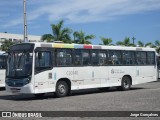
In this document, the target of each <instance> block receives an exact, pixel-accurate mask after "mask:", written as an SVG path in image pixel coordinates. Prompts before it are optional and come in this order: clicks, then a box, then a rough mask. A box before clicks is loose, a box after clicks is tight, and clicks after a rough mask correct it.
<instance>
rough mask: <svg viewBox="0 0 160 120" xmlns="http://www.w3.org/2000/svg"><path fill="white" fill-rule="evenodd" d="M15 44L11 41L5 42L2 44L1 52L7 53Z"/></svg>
mask: <svg viewBox="0 0 160 120" xmlns="http://www.w3.org/2000/svg"><path fill="white" fill-rule="evenodd" d="M14 44H15V42H12V41H10V40H5V41H3V42H2V45H1V50H2V51H6V52H7V51H8V50H9V47H10V46H12V45H14Z"/></svg>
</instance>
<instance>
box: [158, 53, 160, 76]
mask: <svg viewBox="0 0 160 120" xmlns="http://www.w3.org/2000/svg"><path fill="white" fill-rule="evenodd" d="M157 71H158V73H157V76H158V79H160V55H158V54H157Z"/></svg>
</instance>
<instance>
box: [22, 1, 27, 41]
mask: <svg viewBox="0 0 160 120" xmlns="http://www.w3.org/2000/svg"><path fill="white" fill-rule="evenodd" d="M23 12H24V42H28V36H27V17H26V0H23Z"/></svg>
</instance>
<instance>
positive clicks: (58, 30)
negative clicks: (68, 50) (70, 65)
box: [51, 20, 72, 42]
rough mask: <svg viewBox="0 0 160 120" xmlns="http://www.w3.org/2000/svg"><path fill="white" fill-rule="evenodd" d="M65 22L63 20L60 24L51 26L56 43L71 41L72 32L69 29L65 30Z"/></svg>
mask: <svg viewBox="0 0 160 120" xmlns="http://www.w3.org/2000/svg"><path fill="white" fill-rule="evenodd" d="M63 23H64V21H63V20H61V21H60V22H59V23H58V24H51V27H52V32H53V37H54V40H55V41H63V42H66V41H71V37H70V34H71V32H72V30H71V29H69V28H63Z"/></svg>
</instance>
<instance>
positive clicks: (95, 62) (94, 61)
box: [91, 50, 99, 65]
mask: <svg viewBox="0 0 160 120" xmlns="http://www.w3.org/2000/svg"><path fill="white" fill-rule="evenodd" d="M91 56H92V65H99V58H98V50H92V53H91Z"/></svg>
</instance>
